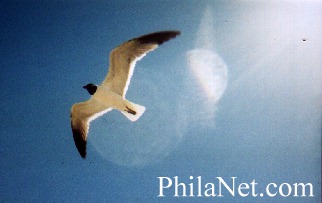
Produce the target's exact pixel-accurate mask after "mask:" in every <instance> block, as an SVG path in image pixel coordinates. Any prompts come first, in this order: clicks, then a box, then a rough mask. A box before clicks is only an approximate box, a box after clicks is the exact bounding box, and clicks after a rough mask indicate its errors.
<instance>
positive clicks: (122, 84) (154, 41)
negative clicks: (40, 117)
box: [71, 31, 180, 158]
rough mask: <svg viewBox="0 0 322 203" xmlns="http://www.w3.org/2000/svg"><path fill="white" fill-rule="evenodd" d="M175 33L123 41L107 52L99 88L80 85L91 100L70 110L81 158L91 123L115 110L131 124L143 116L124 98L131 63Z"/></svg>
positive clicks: (175, 33) (152, 34) (175, 32)
mask: <svg viewBox="0 0 322 203" xmlns="http://www.w3.org/2000/svg"><path fill="white" fill-rule="evenodd" d="M179 34H180V32H179V31H161V32H155V33H151V34H147V35H143V36H141V37H138V38H134V39H131V40H129V41H127V42H124V43H123V44H121V45H119V46H117V47H116V48H115V49H113V50H112V51H111V53H110V57H109V58H110V67H109V71H108V74H107V76H106V78H105V80H104V81H103V83H102V84H101V85H100V86H95V85H93V84H88V85H87V86H84V88H86V89H87V90H88V91H89V93H90V94H91V95H92V97H91V98H90V99H89V100H87V101H85V102H80V103H76V104H74V105H73V106H72V108H71V127H72V132H73V137H74V141H75V145H76V147H77V149H78V151H79V153H80V155H81V156H82V157H83V158H85V157H86V140H87V135H88V130H89V124H90V122H91V121H92V120H94V119H96V118H97V117H99V116H101V115H103V114H105V113H106V112H108V111H110V110H112V109H117V110H119V111H120V112H121V113H123V114H124V115H125V116H126V117H127V118H128V119H130V120H131V121H136V120H137V119H138V118H139V117H140V116H141V115H142V114H143V113H144V111H145V107H143V106H140V105H138V104H134V103H132V102H130V101H128V100H126V99H125V95H126V92H127V89H128V85H129V83H130V80H131V76H132V74H133V71H134V67H135V63H136V62H137V61H138V60H140V59H141V58H143V57H144V56H145V54H146V53H148V52H150V51H152V50H154V49H156V48H157V47H158V46H159V45H161V44H162V43H164V42H166V41H168V40H170V39H172V38H175V37H176V36H177V35H179Z"/></svg>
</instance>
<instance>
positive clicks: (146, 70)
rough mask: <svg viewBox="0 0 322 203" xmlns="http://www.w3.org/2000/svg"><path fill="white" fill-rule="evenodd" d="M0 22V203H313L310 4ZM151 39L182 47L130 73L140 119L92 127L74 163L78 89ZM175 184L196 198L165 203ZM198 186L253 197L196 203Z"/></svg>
mask: <svg viewBox="0 0 322 203" xmlns="http://www.w3.org/2000/svg"><path fill="white" fill-rule="evenodd" d="M0 17H1V18H0V26H1V32H0V48H1V49H0V54H1V60H0V66H1V74H0V79H1V86H0V91H1V100H0V109H1V112H2V113H1V114H0V119H1V121H2V122H1V123H0V129H1V130H0V133H1V134H0V201H1V202H44V201H46V202H79V201H81V202H93V201H96V202H320V200H321V128H322V127H321V123H322V121H321V115H322V111H321V109H322V102H321V101H322V100H321V98H322V59H321V54H322V43H321V36H322V27H321V26H320V25H321V21H322V2H321V1H313V0H311V1H266V2H261V1H205V0H203V1H183V0H178V1H142V0H140V1H133V2H132V1H108V2H107V1H106V2H105V1H73V0H68V1H52V0H47V1H1V2H0ZM161 30H180V31H181V35H180V36H178V37H177V38H176V39H173V40H171V41H169V42H167V43H164V44H163V45H162V46H160V47H159V48H158V49H156V50H155V51H153V52H151V53H149V54H147V56H145V57H144V58H143V59H142V60H141V61H139V62H138V63H137V64H136V69H135V71H134V74H133V77H132V80H131V84H130V86H129V89H128V92H127V95H126V98H127V99H128V100H130V101H132V102H134V103H137V104H140V105H143V106H145V107H146V112H145V113H144V114H143V115H142V117H141V118H140V119H139V120H138V121H137V122H131V121H129V120H127V118H126V117H124V115H123V114H121V113H120V112H118V111H116V110H113V111H111V112H109V113H108V114H106V115H104V116H102V117H100V118H99V119H97V120H95V121H93V122H92V123H91V129H90V132H89V136H88V143H87V158H86V159H85V160H83V159H82V158H81V157H80V156H79V154H78V152H77V149H76V147H75V144H74V141H73V136H72V131H71V127H70V108H71V106H72V105H73V104H74V103H77V102H81V101H85V100H87V99H89V98H90V95H88V93H87V91H86V90H84V89H83V88H82V86H84V85H86V84H87V83H95V84H100V83H101V82H102V81H103V79H104V78H105V76H106V73H107V71H108V64H109V60H108V55H109V52H110V51H111V50H112V49H113V48H114V47H116V46H117V45H119V44H121V43H122V42H124V41H126V40H129V39H131V38H134V37H138V36H140V35H143V34H147V33H150V32H155V31H161ZM158 177H168V179H166V178H165V179H164V181H165V182H166V183H169V182H167V181H169V179H170V180H172V182H173V186H171V188H170V187H169V188H165V189H164V195H165V196H164V197H158V196H159V195H160V193H159V191H160V186H161V183H160V179H159V178H158ZM174 177H178V180H179V182H180V183H184V184H186V187H187V188H189V187H191V186H189V184H191V183H193V185H194V195H195V196H194V197H190V196H189V194H188V192H189V190H188V189H187V197H175V196H174V195H175V190H174V183H175V179H174ZM197 177H201V178H202V184H206V183H214V185H215V191H216V193H217V194H218V192H219V191H218V190H219V186H218V177H221V178H222V179H223V180H225V181H226V182H227V183H228V184H230V186H231V185H232V177H236V183H235V184H236V186H238V185H239V184H241V183H248V184H249V185H250V183H251V182H252V181H253V180H255V181H256V183H258V184H257V188H256V190H257V191H258V193H263V197H260V196H259V195H258V196H256V197H253V196H252V195H251V191H250V192H249V195H248V196H247V197H242V196H241V195H239V193H238V192H237V189H236V195H235V196H232V195H231V194H230V193H229V191H228V190H227V189H223V196H222V197H218V195H217V196H215V197H205V195H203V197H197V195H196V194H197V184H198V179H197ZM269 183H275V184H276V186H277V188H273V187H272V191H274V189H275V190H276V191H277V192H278V187H279V186H280V185H282V186H283V187H282V189H281V190H282V194H287V193H288V192H290V194H289V195H287V197H283V196H282V195H280V193H277V194H276V196H275V197H270V196H269V195H268V194H267V193H265V187H266V185H268V184H269ZM283 183H285V184H284V185H283ZM295 183H304V184H306V183H310V184H311V185H312V187H313V194H314V196H313V197H294V189H293V190H292V188H291V190H288V185H289V186H290V187H291V186H292V187H293V184H295ZM202 187H206V186H202ZM181 189H182V188H179V195H180V194H181V195H182V194H183V193H182V191H181ZM244 191H245V190H244ZM306 192H307V193H306V194H307V196H308V195H309V193H308V192H309V191H308V190H307V191H306ZM245 193H246V192H245Z"/></svg>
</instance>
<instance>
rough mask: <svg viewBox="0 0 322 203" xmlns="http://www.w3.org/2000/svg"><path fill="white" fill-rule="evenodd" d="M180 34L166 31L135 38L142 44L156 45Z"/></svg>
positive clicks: (174, 31)
mask: <svg viewBox="0 0 322 203" xmlns="http://www.w3.org/2000/svg"><path fill="white" fill-rule="evenodd" d="M180 34H181V32H180V31H178V30H166V31H160V32H154V33H150V34H147V35H143V36H141V37H138V38H136V40H138V41H139V42H140V43H142V44H153V43H157V44H158V45H160V44H162V43H164V42H166V41H168V40H170V39H172V38H175V37H176V36H177V35H180Z"/></svg>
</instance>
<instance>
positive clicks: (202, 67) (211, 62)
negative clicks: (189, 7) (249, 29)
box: [187, 8, 227, 110]
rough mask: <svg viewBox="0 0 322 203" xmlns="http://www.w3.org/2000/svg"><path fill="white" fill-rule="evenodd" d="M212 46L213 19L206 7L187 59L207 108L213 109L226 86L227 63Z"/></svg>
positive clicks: (213, 45) (213, 41)
mask: <svg viewBox="0 0 322 203" xmlns="http://www.w3.org/2000/svg"><path fill="white" fill-rule="evenodd" d="M214 47H215V31H214V20H213V16H212V13H211V10H210V9H208V8H207V9H206V10H205V13H204V16H203V18H202V19H201V22H200V26H199V30H198V33H197V37H196V41H195V49H193V50H190V51H188V52H187V60H188V64H189V67H190V70H191V73H192V74H193V76H194V78H195V79H196V80H197V81H198V84H199V86H200V87H201V89H202V91H203V92H204V96H205V97H206V99H207V104H206V105H207V109H209V110H211V109H212V110H214V109H215V105H216V102H218V101H219V99H220V98H221V96H222V95H223V93H224V91H225V89H226V86H227V65H226V64H225V62H224V61H223V60H222V59H221V57H220V56H219V55H218V53H217V52H216V50H215V49H214Z"/></svg>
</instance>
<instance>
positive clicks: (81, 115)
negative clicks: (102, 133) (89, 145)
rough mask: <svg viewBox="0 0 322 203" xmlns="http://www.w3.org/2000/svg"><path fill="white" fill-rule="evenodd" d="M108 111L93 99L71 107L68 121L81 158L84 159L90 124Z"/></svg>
mask: <svg viewBox="0 0 322 203" xmlns="http://www.w3.org/2000/svg"><path fill="white" fill-rule="evenodd" d="M110 110H111V108H107V107H106V106H104V105H102V104H100V103H99V102H97V101H96V100H95V99H93V98H91V99H89V100H87V101H85V102H80V103H76V104H74V105H73V106H72V109H71V114H70V119H71V127H72V131H73V137H74V141H75V145H76V147H77V149H78V152H79V154H80V155H81V156H82V157H83V158H85V157H86V139H87V134H88V129H89V124H90V122H91V121H92V120H94V119H96V118H98V117H99V116H102V115H103V114H105V113H106V112H108V111H110Z"/></svg>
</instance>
